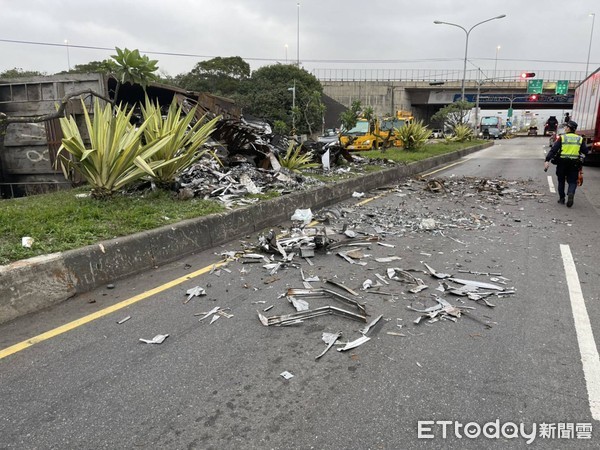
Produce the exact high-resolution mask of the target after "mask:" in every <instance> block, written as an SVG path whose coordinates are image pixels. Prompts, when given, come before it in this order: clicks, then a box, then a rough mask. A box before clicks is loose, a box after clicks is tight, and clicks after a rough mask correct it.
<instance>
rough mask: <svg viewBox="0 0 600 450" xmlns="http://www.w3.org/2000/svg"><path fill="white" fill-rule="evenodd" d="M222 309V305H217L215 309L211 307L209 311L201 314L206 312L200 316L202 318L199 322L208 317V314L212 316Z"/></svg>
mask: <svg viewBox="0 0 600 450" xmlns="http://www.w3.org/2000/svg"><path fill="white" fill-rule="evenodd" d="M220 309H221V307H220V306H215V307H214V308H213V309H211V310H210V311H208V312H207V313H200V314H204V315H203V316H202V317H200V319H198V322H202V321H203V320H204V319H206V318H207V317H208V316H212V315H213V314H216V313H217V311H219V310H220Z"/></svg>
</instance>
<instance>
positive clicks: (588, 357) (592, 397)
mask: <svg viewBox="0 0 600 450" xmlns="http://www.w3.org/2000/svg"><path fill="white" fill-rule="evenodd" d="M560 252H561V254H562V259H563V265H564V267H565V275H566V278H567V286H568V287H569V297H570V299H571V309H572V310H573V319H574V321H575V331H576V333H577V342H578V343H579V352H580V353H581V363H582V366H583V375H584V377H585V383H586V386H587V391H588V400H589V403H590V411H591V413H592V418H593V419H594V420H600V357H599V356H598V349H597V348H596V341H595V340H594V333H593V331H592V325H591V324H590V318H589V316H588V312H587V309H586V308H585V301H584V299H583V294H582V292H581V285H580V284H579V276H578V275H577V269H576V268H575V262H574V261H573V255H572V254H571V249H570V247H569V246H568V245H565V244H560Z"/></svg>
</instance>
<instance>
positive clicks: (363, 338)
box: [337, 336, 371, 352]
mask: <svg viewBox="0 0 600 450" xmlns="http://www.w3.org/2000/svg"><path fill="white" fill-rule="evenodd" d="M370 340H371V338H370V337H368V336H361V337H359V338H358V339H356V340H354V341H352V342H348V343H347V344H346V345H345V346H344V347H342V348H338V349H337V351H338V352H345V351H346V350H351V349H353V348H356V347H358V346H359V345H362V344H364V343H365V342H368V341H370Z"/></svg>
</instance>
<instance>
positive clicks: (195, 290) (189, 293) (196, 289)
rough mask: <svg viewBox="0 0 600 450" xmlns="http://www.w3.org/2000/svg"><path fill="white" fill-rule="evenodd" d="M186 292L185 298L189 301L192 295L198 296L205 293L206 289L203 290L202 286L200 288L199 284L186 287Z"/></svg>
mask: <svg viewBox="0 0 600 450" xmlns="http://www.w3.org/2000/svg"><path fill="white" fill-rule="evenodd" d="M186 294H187V296H188V298H187V299H188V301H189V300H190V299H191V298H192V297H200V296H202V295H206V291H205V290H204V288H201V287H200V286H196V287H193V288H191V289H188V290H187V291H186Z"/></svg>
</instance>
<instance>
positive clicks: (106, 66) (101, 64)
mask: <svg viewBox="0 0 600 450" xmlns="http://www.w3.org/2000/svg"><path fill="white" fill-rule="evenodd" d="M117 70H118V66H117V63H116V62H115V61H114V60H113V59H105V60H104V61H90V62H89V63H86V64H77V65H75V67H73V68H72V69H71V70H69V71H64V72H59V73H104V74H111V73H115V72H116V71H117Z"/></svg>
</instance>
